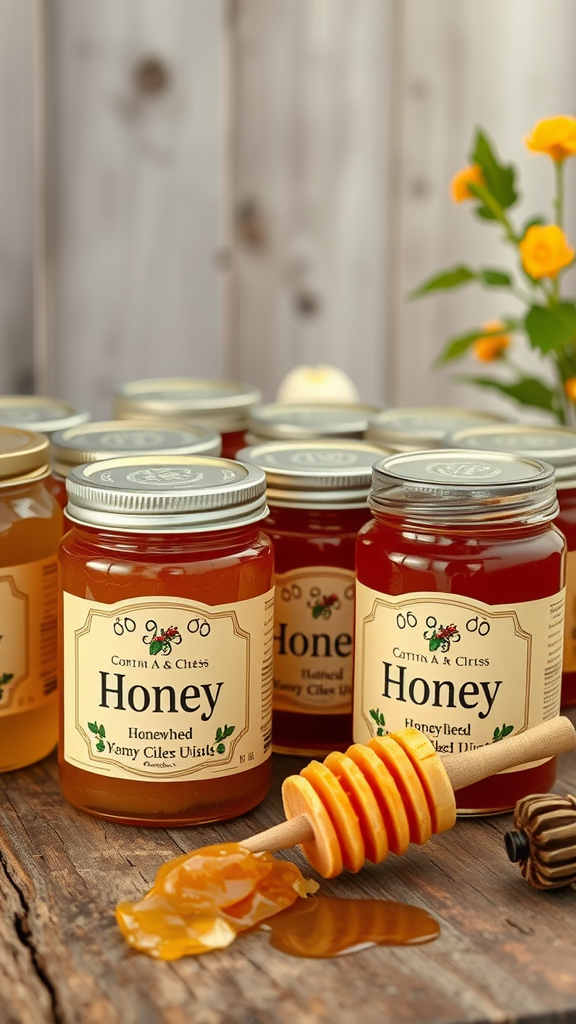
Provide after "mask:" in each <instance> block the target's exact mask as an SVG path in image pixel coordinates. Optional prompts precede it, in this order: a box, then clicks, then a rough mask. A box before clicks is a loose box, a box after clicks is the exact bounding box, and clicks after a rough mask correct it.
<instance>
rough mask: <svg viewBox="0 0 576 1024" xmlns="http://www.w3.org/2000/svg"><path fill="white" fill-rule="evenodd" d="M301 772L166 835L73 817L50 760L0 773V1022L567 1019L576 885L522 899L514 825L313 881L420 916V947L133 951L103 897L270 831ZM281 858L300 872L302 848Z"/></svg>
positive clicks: (247, 941)
mask: <svg viewBox="0 0 576 1024" xmlns="http://www.w3.org/2000/svg"><path fill="white" fill-rule="evenodd" d="M570 717H571V718H572V720H573V721H575V722H576V712H572V713H571V715H570ZM302 763H303V762H302V761H301V760H299V759H296V758H294V759H292V758H282V757H276V758H275V784H274V787H273V791H272V793H271V794H270V796H269V797H268V798H267V799H266V800H265V801H264V803H263V804H262V805H261V806H260V807H259V808H257V809H256V810H255V811H254V812H253V813H252V814H250V815H247V816H246V817H245V818H243V819H239V820H237V821H233V822H227V823H222V824H220V825H217V826H203V827H201V828H187V829H171V830H167V831H164V830H161V829H157V830H156V829H154V830H149V829H137V828H132V827H125V826H120V825H116V826H115V825H111V824H109V823H105V822H102V821H99V820H97V819H95V818H91V817H88V816H86V815H83V814H80V813H78V812H76V811H75V810H74V809H73V808H71V807H69V806H68V805H67V804H66V803H65V802H64V800H63V799H62V797H61V795H60V791H59V788H58V781H57V771H56V763H55V759H54V757H50V758H48V759H47V760H45V761H43V762H41V763H40V764H37V765H34V766H32V767H30V768H28V769H26V770H23V771H19V772H14V773H11V774H7V775H3V776H0V792H1V797H0V800H1V805H0V900H1V907H2V912H1V914H0V1022H1V1024H48V1022H50V1024H188V1022H193V1024H220V1022H225V1024H276V1022H277V1024H316V1022H324V1021H325V1022H329V1024H341V1022H352V1021H354V1022H356V1021H358V1020H361V1021H362V1024H376V1022H377V1024H388V1022H390V1024H404V1022H406V1024H412V1022H418V1024H432V1022H434V1024H440V1022H442V1024H455V1022H480V1021H482V1022H484V1021H490V1022H492V1021H494V1022H506V1024H510V1022H526V1024H527V1022H533V1024H536V1022H538V1024H547V1022H555V1024H560V1022H567V1021H574V1022H576V890H575V889H573V888H568V889H561V890H555V891H551V892H540V891H537V890H534V889H531V888H529V887H528V885H527V884H526V883H525V882H524V880H523V879H522V877H521V875H520V872H519V870H518V867H517V865H513V864H511V863H510V862H509V861H508V859H507V857H506V855H505V851H504V845H503V838H502V837H503V834H504V832H505V831H506V830H507V828H509V827H510V825H511V816H510V815H504V816H501V817H495V818H487V819H484V820H480V819H475V820H460V821H458V822H457V824H456V826H455V828H454V829H453V830H452V831H450V832H448V833H446V834H444V835H442V836H437V837H435V838H433V839H432V840H431V841H430V842H429V843H428V844H427V845H426V846H424V847H411V848H410V850H409V852H408V853H407V854H406V855H405V856H404V857H401V858H399V857H394V856H391V857H390V858H389V859H388V860H387V861H386V862H385V863H383V864H381V865H379V866H368V867H366V868H365V869H363V870H362V871H361V872H359V874H357V875H350V874H348V875H343V876H341V877H340V878H338V879H335V880H333V881H331V882H323V883H322V888H321V891H322V893H324V894H332V895H336V894H337V895H341V896H356V897H370V896H376V897H379V898H381V899H391V900H396V901H400V902H405V903H412V904H415V905H417V906H420V907H423V908H425V909H426V910H428V911H429V913H430V914H431V915H432V916H433V917H434V918H436V920H438V922H439V923H440V925H441V933H440V937H439V938H438V939H437V940H436V941H434V942H431V943H429V944H427V945H421V946H413V947H408V946H403V947H400V946H398V947H375V948H371V949H368V950H363V951H361V952H358V953H354V954H351V955H349V956H344V957H340V958H338V959H303V958H299V957H292V956H288V955H286V954H284V953H281V952H278V951H276V950H275V949H273V948H272V947H271V946H270V945H269V942H268V937H267V935H266V934H265V933H264V932H253V933H251V934H249V935H244V936H241V937H240V938H239V939H238V940H237V941H236V942H235V943H233V944H232V946H230V947H229V948H228V949H225V950H221V951H219V952H216V953H210V954H206V955H204V956H201V957H189V958H187V959H183V960H179V961H174V962H172V963H164V962H158V961H155V960H151V959H149V958H148V957H147V956H145V955H142V954H139V953H135V952H134V951H133V950H131V949H129V947H128V946H127V945H126V944H125V942H124V940H123V938H122V937H121V935H120V932H119V931H118V928H117V926H116V923H115V919H114V913H113V910H114V906H115V904H116V903H117V901H119V900H120V899H125V898H135V897H136V896H138V895H141V894H143V892H145V891H146V890H147V889H148V888H149V886H150V885H151V883H152V881H153V879H154V875H155V872H156V869H157V868H158V866H159V865H160V864H161V863H162V862H163V861H165V860H167V859H168V858H170V857H173V856H176V855H178V854H179V853H180V852H181V851H183V850H184V851H185V850H189V849H192V848H194V847H195V846H199V845H205V844H207V843H211V842H220V841H224V840H231V839H239V838H242V837H244V836H246V834H247V833H249V832H257V831H260V830H261V829H262V828H266V827H268V826H269V825H271V824H275V823H276V822H277V821H278V820H280V817H281V812H280V809H279V808H280V800H279V785H280V781H281V778H282V777H283V776H284V775H285V774H288V773H289V772H291V771H295V770H298V769H299V768H300V767H301V766H302ZM555 789H556V791H557V792H560V793H565V792H572V793H576V752H575V753H572V754H566V755H563V756H562V758H561V759H560V769H559V778H558V782H557V784H556V786H555ZM287 856H289V857H290V858H293V859H295V860H297V861H298V863H299V864H300V866H301V867H302V868H303V869H304V871H305V873H307V874H311V872H310V871H309V870H307V868H306V865H305V862H304V860H303V858H302V857H301V856H300V854H299V852H297V851H291V852H290V853H288V854H287Z"/></svg>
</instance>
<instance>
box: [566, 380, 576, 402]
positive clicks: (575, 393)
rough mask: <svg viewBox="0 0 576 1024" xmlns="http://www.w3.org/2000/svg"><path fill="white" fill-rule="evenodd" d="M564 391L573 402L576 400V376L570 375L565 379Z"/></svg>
mask: <svg viewBox="0 0 576 1024" xmlns="http://www.w3.org/2000/svg"><path fill="white" fill-rule="evenodd" d="M564 391H565V392H566V395H567V397H568V398H569V400H570V401H571V402H576V377H570V379H569V380H567V381H565V383H564Z"/></svg>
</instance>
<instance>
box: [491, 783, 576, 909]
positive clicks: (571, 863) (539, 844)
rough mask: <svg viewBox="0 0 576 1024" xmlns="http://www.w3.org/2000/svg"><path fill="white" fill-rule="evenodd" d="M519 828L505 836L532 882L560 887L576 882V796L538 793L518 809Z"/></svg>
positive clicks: (509, 850)
mask: <svg viewBox="0 0 576 1024" xmlns="http://www.w3.org/2000/svg"><path fill="white" fill-rule="evenodd" d="M514 825H515V828H516V831H510V832H507V833H506V835H505V836H504V842H505V844H506V852H507V854H508V857H509V858H510V860H511V861H512V862H513V863H518V864H519V865H520V871H521V872H522V874H523V876H524V878H525V879H526V881H527V882H528V884H529V885H532V886H534V888H535V889H558V888H560V887H561V886H565V885H572V884H573V883H574V882H576V797H574V796H570V795H566V796H559V795H558V794H557V793H534V794H532V795H530V796H525V797H524V798H523V799H522V800H519V801H518V803H517V804H516V808H515V810H514Z"/></svg>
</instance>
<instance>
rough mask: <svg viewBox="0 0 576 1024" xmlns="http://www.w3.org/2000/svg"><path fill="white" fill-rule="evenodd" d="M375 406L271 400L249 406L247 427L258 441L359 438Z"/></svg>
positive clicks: (365, 428)
mask: <svg viewBox="0 0 576 1024" xmlns="http://www.w3.org/2000/svg"><path fill="white" fill-rule="evenodd" d="M377 412H379V410H378V408H377V407H376V406H372V405H356V404H347V403H344V402H342V403H340V402H339V403H331V402H330V403H329V402H326V403H324V402H323V403H322V404H314V403H312V402H298V403H296V402H271V403H270V404H268V405H260V406H257V407H256V408H255V409H252V411H251V413H250V416H249V421H248V429H249V431H250V435H251V438H250V440H252V439H253V440H254V443H259V442H260V441H266V440H270V441H300V440H301V441H313V440H315V439H319V438H334V437H350V438H363V437H364V435H365V433H366V431H367V429H368V423H369V422H370V418H371V417H372V416H375V415H376V413H377Z"/></svg>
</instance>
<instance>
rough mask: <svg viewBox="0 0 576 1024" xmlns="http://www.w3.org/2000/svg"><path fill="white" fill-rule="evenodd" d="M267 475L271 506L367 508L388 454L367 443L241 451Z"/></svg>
mask: <svg viewBox="0 0 576 1024" xmlns="http://www.w3.org/2000/svg"><path fill="white" fill-rule="evenodd" d="M238 458H239V459H241V460H242V461H244V462H253V463H255V464H256V465H257V466H260V468H261V469H263V470H264V472H265V473H266V481H267V494H268V501H269V502H270V504H271V505H281V506H286V507H291V508H308V509H313V508H318V509H346V508H365V507H367V502H368V494H369V491H370V483H371V479H372V466H373V465H374V463H375V462H376V460H378V459H381V458H382V449H381V448H378V447H377V446H376V445H371V444H367V443H366V442H364V441H354V440H353V441H348V440H346V439H342V440H340V439H334V440H332V441H330V440H318V441H268V442H263V443H262V444H256V445H251V446H250V447H249V448H243V449H242V451H240V452H238Z"/></svg>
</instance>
